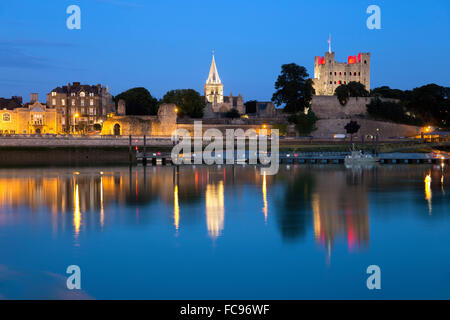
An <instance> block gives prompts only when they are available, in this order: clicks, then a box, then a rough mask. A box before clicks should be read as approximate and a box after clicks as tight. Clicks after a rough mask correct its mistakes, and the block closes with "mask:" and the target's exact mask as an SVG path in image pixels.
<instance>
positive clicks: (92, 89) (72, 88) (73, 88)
mask: <svg viewBox="0 0 450 320" xmlns="http://www.w3.org/2000/svg"><path fill="white" fill-rule="evenodd" d="M81 91H84V92H86V93H94V94H99V86H91V85H86V84H80V83H79V82H74V83H73V84H72V85H70V84H69V85H67V86H62V87H56V88H55V89H53V90H52V91H51V92H56V93H65V94H71V93H79V92H81Z"/></svg>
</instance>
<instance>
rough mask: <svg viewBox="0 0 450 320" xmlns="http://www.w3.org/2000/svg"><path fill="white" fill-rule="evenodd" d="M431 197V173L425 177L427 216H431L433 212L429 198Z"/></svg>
mask: <svg viewBox="0 0 450 320" xmlns="http://www.w3.org/2000/svg"><path fill="white" fill-rule="evenodd" d="M432 197H433V195H432V193H431V173H429V174H427V176H426V177H425V200H427V202H428V214H429V215H430V216H431V213H432V211H433V207H432V203H431V198H432Z"/></svg>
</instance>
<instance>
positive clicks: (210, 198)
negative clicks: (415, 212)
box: [0, 165, 446, 253]
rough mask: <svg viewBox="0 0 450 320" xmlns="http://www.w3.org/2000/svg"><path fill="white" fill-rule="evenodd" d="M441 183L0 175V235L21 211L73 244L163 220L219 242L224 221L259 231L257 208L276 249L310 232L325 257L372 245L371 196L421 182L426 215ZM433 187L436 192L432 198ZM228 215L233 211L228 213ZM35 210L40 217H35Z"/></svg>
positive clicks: (85, 171)
mask: <svg viewBox="0 0 450 320" xmlns="http://www.w3.org/2000/svg"><path fill="white" fill-rule="evenodd" d="M445 175H446V172H445V170H444V167H443V166H434V167H427V166H417V167H414V166H411V165H410V166H400V165H397V166H392V167H387V166H386V167H383V168H382V169H381V168H379V167H373V168H370V169H360V170H354V169H346V168H344V167H340V166H323V167H319V166H315V167H314V166H313V167H307V166H297V165H295V166H293V167H290V168H287V167H282V168H281V169H280V172H279V174H278V175H276V176H266V175H263V176H261V175H260V174H259V170H257V169H256V168H253V167H245V168H244V167H239V166H236V167H227V166H225V167H206V166H200V167H196V168H193V167H187V166H186V167H180V168H174V167H148V168H143V167H138V168H109V169H101V170H100V169H95V168H82V169H77V171H74V170H73V169H72V170H69V169H20V170H19V169H17V170H0V209H1V211H0V212H1V213H0V226H1V224H4V223H5V221H9V222H11V221H14V220H19V219H23V218H24V217H23V216H22V215H20V214H18V212H20V211H23V210H24V209H23V208H26V211H27V212H29V213H30V214H31V215H30V216H29V217H27V218H29V219H31V220H30V221H35V220H36V219H46V220H48V223H49V224H51V226H52V230H53V231H54V232H55V233H58V232H66V231H70V232H71V233H73V235H74V238H77V237H79V236H80V235H81V234H83V233H85V232H91V231H92V230H100V231H101V230H103V229H104V228H107V227H108V226H113V225H118V224H138V225H145V224H155V223H160V221H167V223H170V224H171V225H172V226H173V227H174V231H175V232H176V233H178V232H180V229H181V227H182V225H183V223H189V224H203V225H206V230H205V231H206V234H207V235H208V236H209V237H210V238H211V239H216V238H219V237H221V236H222V234H223V231H224V228H225V219H226V218H227V219H229V218H228V216H230V218H235V217H236V216H237V215H238V214H240V215H242V214H245V215H248V216H250V219H251V220H250V221H251V223H252V224H258V223H259V221H261V220H260V219H261V218H258V214H259V215H260V212H261V206H262V212H263V214H264V222H265V224H266V226H267V227H269V226H271V224H273V225H274V226H275V227H276V228H277V229H278V231H279V233H280V234H281V237H282V239H283V241H287V242H297V241H300V240H302V239H304V238H305V237H307V236H308V234H309V230H311V234H312V237H313V238H314V240H315V242H316V243H317V244H319V245H320V246H321V247H323V248H324V249H325V250H326V251H327V252H328V253H330V252H331V251H332V248H333V246H334V245H335V242H336V241H338V240H340V239H342V240H343V241H345V243H346V246H347V247H348V249H349V250H350V251H354V250H358V249H360V248H365V247H368V246H369V242H370V226H369V215H370V214H371V212H370V210H371V209H370V205H369V203H370V200H369V196H370V194H371V193H373V192H377V195H379V194H382V193H383V192H388V191H389V190H394V189H399V188H403V189H407V190H413V191H414V190H416V189H417V190H423V183H425V202H423V203H417V205H418V206H419V208H421V207H423V208H424V209H425V210H423V211H422V212H426V213H427V214H430V215H431V213H432V212H433V206H432V204H433V203H432V201H434V202H437V203H438V204H440V205H442V201H443V197H444V196H445V192H444V180H445ZM434 176H435V178H433V177H434ZM423 177H425V178H423ZM423 181H425V182H423ZM434 181H436V185H434V184H433V183H434ZM433 188H436V189H437V190H440V189H441V190H442V192H437V193H438V194H439V197H438V196H437V195H436V193H435V194H433ZM421 192H423V191H421ZM422 194H423V193H422ZM258 197H259V199H258ZM422 199H423V196H422ZM238 201H243V204H241V205H236V202H238ZM379 201H384V200H383V199H379ZM412 201H418V200H412ZM422 201H423V200H422ZM228 206H229V207H230V208H231V207H234V208H238V209H235V210H234V211H227V210H226V208H227V207H228ZM121 207H124V208H133V211H134V212H135V214H130V210H124V209H122V208H121ZM241 207H242V209H240V208H241ZM244 207H245V209H244ZM269 207H270V208H271V211H272V216H273V219H272V220H271V219H268V212H269ZM167 208H170V209H169V210H167ZM180 208H183V210H180ZM42 210H43V211H44V212H46V215H44V216H41V215H39V216H36V215H33V213H36V212H39V211H42ZM419 212H420V210H419ZM377 214H383V213H382V212H377ZM259 217H260V216H259ZM248 227H250V226H248ZM231 231H232V230H231ZM183 232H186V231H185V230H183Z"/></svg>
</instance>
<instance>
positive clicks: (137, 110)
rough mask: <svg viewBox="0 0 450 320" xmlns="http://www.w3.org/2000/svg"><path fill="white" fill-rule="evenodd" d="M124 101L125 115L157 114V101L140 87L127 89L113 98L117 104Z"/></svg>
mask: <svg viewBox="0 0 450 320" xmlns="http://www.w3.org/2000/svg"><path fill="white" fill-rule="evenodd" d="M120 99H123V100H125V106H126V107H125V108H126V114H127V115H156V114H157V113H158V100H157V99H155V98H153V97H152V95H151V94H150V92H149V91H148V90H147V89H145V88H142V87H139V88H133V89H129V90H127V91H125V92H122V93H121V94H119V95H117V96H115V97H114V101H115V102H116V103H117V102H118V101H119V100H120Z"/></svg>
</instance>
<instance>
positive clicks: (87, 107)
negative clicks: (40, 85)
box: [47, 82, 115, 132]
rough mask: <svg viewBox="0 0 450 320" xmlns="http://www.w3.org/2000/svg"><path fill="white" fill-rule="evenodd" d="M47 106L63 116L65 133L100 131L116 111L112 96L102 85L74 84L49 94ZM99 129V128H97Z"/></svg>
mask: <svg viewBox="0 0 450 320" xmlns="http://www.w3.org/2000/svg"><path fill="white" fill-rule="evenodd" d="M47 105H48V106H50V107H52V108H56V110H57V111H58V112H61V114H62V127H63V130H64V131H65V132H80V131H84V132H89V131H94V130H97V129H98V130H100V129H99V128H100V127H101V126H96V124H98V125H101V124H102V123H103V121H105V120H106V117H107V115H108V114H109V113H111V112H114V111H115V105H114V102H113V99H112V95H111V94H110V93H109V89H108V88H107V87H103V86H102V85H101V84H97V85H82V84H80V82H73V83H72V84H70V83H69V84H67V86H62V87H57V88H55V89H53V90H52V91H51V92H50V93H48V94H47ZM97 127H98V128H97Z"/></svg>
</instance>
